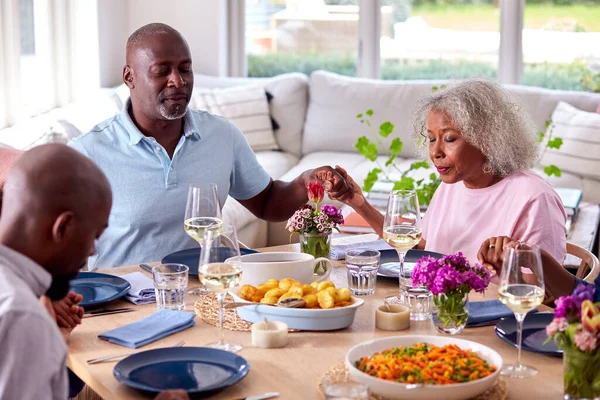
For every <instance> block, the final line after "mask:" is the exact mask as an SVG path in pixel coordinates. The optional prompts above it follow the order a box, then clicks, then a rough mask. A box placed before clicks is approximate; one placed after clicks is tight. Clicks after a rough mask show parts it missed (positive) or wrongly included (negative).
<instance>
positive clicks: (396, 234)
mask: <svg viewBox="0 0 600 400" xmlns="http://www.w3.org/2000/svg"><path fill="white" fill-rule="evenodd" d="M420 223H421V212H420V209H419V198H418V196H417V193H416V192H415V191H414V190H395V191H393V192H392V193H390V197H389V198H388V204H387V210H386V213H385V220H384V222H383V239H384V240H385V241H386V242H387V243H388V244H389V245H390V246H392V247H393V248H394V249H395V250H396V252H397V253H398V258H399V259H400V272H399V274H398V283H399V295H398V297H397V298H396V301H397V302H399V303H403V304H405V305H406V306H408V307H409V308H410V310H411V312H410V319H412V320H415V321H423V320H426V319H429V317H430V313H431V292H430V291H429V290H428V289H427V288H423V287H418V288H413V287H412V270H413V267H410V268H409V267H407V266H405V265H404V256H405V255H406V252H407V251H408V250H410V249H412V248H413V247H414V246H416V245H417V244H418V243H419V242H420V241H421V228H420Z"/></svg>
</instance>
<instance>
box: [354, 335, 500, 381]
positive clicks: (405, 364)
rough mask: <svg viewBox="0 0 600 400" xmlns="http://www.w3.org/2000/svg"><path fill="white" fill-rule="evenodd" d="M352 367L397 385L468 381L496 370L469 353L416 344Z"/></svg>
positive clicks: (388, 350)
mask: <svg viewBox="0 0 600 400" xmlns="http://www.w3.org/2000/svg"><path fill="white" fill-rule="evenodd" d="M355 364H356V368H358V369H359V370H361V371H362V372H364V373H366V374H369V375H371V376H374V377H376V378H381V379H386V380H389V381H396V382H400V383H426V384H432V385H446V384H452V383H462V382H470V381H474V380H477V379H481V378H484V377H486V376H488V375H491V374H493V373H494V371H496V367H495V366H490V365H489V364H488V363H487V361H485V360H483V359H481V358H480V357H479V356H478V355H477V354H475V353H473V352H472V351H471V350H462V349H461V348H460V347H458V346H456V345H453V344H450V345H446V346H444V347H438V346H434V345H432V344H427V343H417V344H414V345H412V346H410V347H405V346H400V347H396V348H393V349H387V350H384V351H383V352H381V353H375V354H374V355H373V356H371V357H367V356H364V357H363V358H362V359H360V360H358V361H356V363H355Z"/></svg>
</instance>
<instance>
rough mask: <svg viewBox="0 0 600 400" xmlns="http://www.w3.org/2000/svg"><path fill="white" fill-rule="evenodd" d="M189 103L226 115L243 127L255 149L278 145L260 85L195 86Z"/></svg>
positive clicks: (240, 128) (260, 149)
mask: <svg viewBox="0 0 600 400" xmlns="http://www.w3.org/2000/svg"><path fill="white" fill-rule="evenodd" d="M190 107H191V108H194V109H198V110H204V111H208V112H209V113H212V114H215V115H219V116H222V117H225V118H227V119H228V120H229V121H230V122H231V123H232V124H234V125H235V126H237V127H238V128H239V130H241V131H242V133H243V134H244V136H245V137H246V140H248V144H250V147H251V148H252V150H254V151H265V150H275V149H277V148H278V146H277V142H276V141H275V136H274V135H273V126H272V125H271V116H270V112H269V103H268V101H267V95H266V93H265V90H264V89H263V88H262V87H260V86H239V87H232V88H225V89H204V88H195V89H194V93H193V95H192V99H191V101H190Z"/></svg>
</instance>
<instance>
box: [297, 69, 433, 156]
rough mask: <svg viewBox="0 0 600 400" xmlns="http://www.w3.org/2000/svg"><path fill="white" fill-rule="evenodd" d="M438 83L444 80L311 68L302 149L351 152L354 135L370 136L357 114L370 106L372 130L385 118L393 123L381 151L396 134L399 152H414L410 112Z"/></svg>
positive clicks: (402, 153)
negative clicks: (356, 75) (376, 76)
mask: <svg viewBox="0 0 600 400" xmlns="http://www.w3.org/2000/svg"><path fill="white" fill-rule="evenodd" d="M440 83H443V81H381V80H374V79H362V78H348V77H345V76H341V75H337V74H333V73H330V72H324V71H317V72H313V74H312V75H311V78H310V103H309V106H308V112H307V115H306V124H305V126H304V139H303V143H302V153H303V154H308V153H312V152H314V151H320V150H323V149H330V150H333V151H342V152H356V149H355V147H354V144H355V143H356V141H357V140H358V138H359V137H361V136H367V137H369V138H371V140H372V136H370V134H369V130H368V128H367V126H366V125H365V124H361V123H360V121H359V120H358V119H357V118H356V115H357V114H359V113H364V112H365V111H367V110H369V109H372V110H373V111H374V115H373V118H372V121H373V126H374V127H376V134H377V135H378V131H379V125H380V124H381V123H383V122H385V121H390V122H392V123H393V124H394V125H395V128H394V131H393V133H392V135H390V136H388V138H386V139H382V142H383V148H380V150H381V152H382V154H389V150H388V149H389V144H390V142H391V141H392V139H393V138H394V137H400V139H402V142H403V143H404V146H403V149H402V152H401V153H400V155H401V156H402V157H415V156H416V151H415V143H414V139H413V138H412V127H411V117H412V113H413V111H414V109H415V105H416V103H417V101H418V100H419V99H421V98H422V97H423V96H425V95H426V94H428V93H430V92H431V89H432V87H433V86H435V85H438V84H440ZM378 136H379V135H378Z"/></svg>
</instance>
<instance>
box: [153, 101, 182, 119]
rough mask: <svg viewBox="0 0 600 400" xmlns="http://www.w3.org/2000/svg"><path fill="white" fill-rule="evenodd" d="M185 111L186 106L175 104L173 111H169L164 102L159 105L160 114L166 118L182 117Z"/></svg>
mask: <svg viewBox="0 0 600 400" xmlns="http://www.w3.org/2000/svg"><path fill="white" fill-rule="evenodd" d="M186 112H187V106H175V111H169V110H168V109H167V107H166V106H165V105H164V104H161V105H160V115H162V116H163V118H166V119H168V120H175V119H180V118H183V116H184V115H185V113H186Z"/></svg>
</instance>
